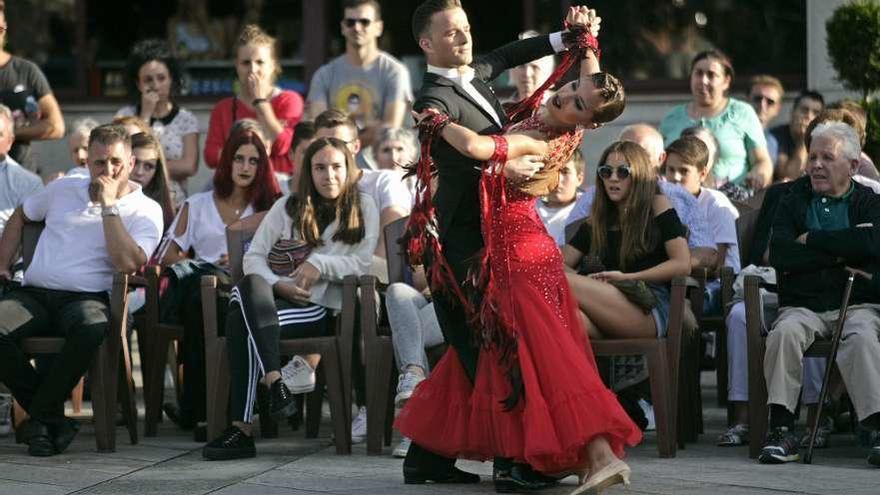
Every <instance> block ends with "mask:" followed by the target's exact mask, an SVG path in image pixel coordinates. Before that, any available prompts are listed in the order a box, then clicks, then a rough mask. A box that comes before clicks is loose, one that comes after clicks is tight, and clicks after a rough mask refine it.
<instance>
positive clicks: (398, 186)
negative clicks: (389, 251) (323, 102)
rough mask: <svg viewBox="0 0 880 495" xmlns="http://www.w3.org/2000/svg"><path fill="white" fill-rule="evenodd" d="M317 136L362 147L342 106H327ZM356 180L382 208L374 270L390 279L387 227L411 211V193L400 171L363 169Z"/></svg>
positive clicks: (352, 147) (317, 123) (354, 148)
mask: <svg viewBox="0 0 880 495" xmlns="http://www.w3.org/2000/svg"><path fill="white" fill-rule="evenodd" d="M315 136H316V137H318V138H322V137H335V138H337V139H340V140H342V141H344V142H345V143H346V144H347V145H348V149H349V151H351V152H352V154H355V155H357V154H358V153H359V152H360V150H361V142H360V139H358V137H357V136H358V135H357V126H356V125H355V123H354V121H353V120H352V119H351V118H350V117H348V116H347V115H346V114H344V113H342V112H340V111H339V110H327V111H325V112H323V113H321V114H320V115H318V117H317V118H316V119H315ZM358 174H359V178H358V181H357V184H358V189H360V191H361V192H362V193H364V194H366V195H367V196H369V197H370V198H371V199H372V200H373V202H374V203H375V204H376V207H377V208H378V209H379V232H380V235H379V243H378V245H377V246H376V252H375V253H374V254H375V256H376V257H377V258H380V259H381V261H380V260H377V261H379V262H378V263H375V264H374V267H373V269H371V273H373V274H374V275H376V276H378V277H379V279H380V280H382V281H384V282H387V281H388V280H387V276H388V272H387V269H386V267H385V265H384V263H382V261H384V259H385V236H384V229H385V226H386V225H388V224H389V223H391V222H393V221H395V220H397V219H398V218H403V217H405V216H407V215H409V210H410V208H412V196H411V195H410V193H409V191H408V190H407V188H406V186H405V185H404V184H403V182H402V181H401V176H400V174H398V173H396V172H392V171H388V170H360V171H359V172H358Z"/></svg>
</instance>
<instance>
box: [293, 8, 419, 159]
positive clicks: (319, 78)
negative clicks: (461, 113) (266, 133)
mask: <svg viewBox="0 0 880 495" xmlns="http://www.w3.org/2000/svg"><path fill="white" fill-rule="evenodd" d="M342 4H343V5H342V12H343V19H342V21H341V22H340V26H341V28H342V37H343V38H345V53H344V54H342V55H340V56H338V57H336V58H334V59H333V60H331V61H330V62H328V63H326V64H324V65H323V66H321V67H320V68H319V69H318V70H317V71H315V75H314V76H312V81H311V84H310V85H309V95H308V98H307V99H308V115H309V117H310V118H312V119H315V118H317V116H318V115H320V114H321V113H323V112H324V111H325V110H328V109H336V110H339V111H341V112H345V113H346V114H348V115H349V116H350V117H351V119H352V120H353V121H354V122H355V123H356V125H357V129H358V130H359V131H360V132H362V133H363V136H361V139H362V141H363V143H364V147H365V148H366V147H367V146H370V145H372V144H375V143H374V140H375V136H376V134H377V133H378V131H379V129H381V128H382V127H401V126H402V125H403V123H404V118H406V110H407V107H408V105H409V104H410V103H412V101H413V95H412V88H411V87H410V78H409V71H408V70H407V69H406V66H405V65H403V64H402V63H400V61H399V60H397V59H396V58H394V57H393V56H391V55H390V54H388V53H386V52H384V51H382V50H380V49H379V37H380V36H382V31H383V29H384V23H383V22H382V9H381V7H380V6H379V2H378V1H376V0H345V1H344V2H342Z"/></svg>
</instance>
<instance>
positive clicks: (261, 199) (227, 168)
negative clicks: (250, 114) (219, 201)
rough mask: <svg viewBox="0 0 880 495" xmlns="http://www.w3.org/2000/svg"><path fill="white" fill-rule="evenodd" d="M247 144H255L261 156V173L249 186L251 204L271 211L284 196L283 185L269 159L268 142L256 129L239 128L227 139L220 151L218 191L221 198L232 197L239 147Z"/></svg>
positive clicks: (216, 174)
mask: <svg viewBox="0 0 880 495" xmlns="http://www.w3.org/2000/svg"><path fill="white" fill-rule="evenodd" d="M247 144H252V145H253V146H254V148H256V149H257V155H259V163H258V164H257V173H256V175H255V176H254V180H253V182H251V185H250V186H248V192H247V196H248V198H247V199H248V203H249V204H251V205H253V207H254V211H264V210H268V209H269V208H271V207H272V203H274V202H275V200H276V199H278V197H279V196H281V188H280V187H278V181H277V180H275V173H274V172H273V171H272V164H271V163H270V162H269V154H268V153H267V152H266V145H265V144H263V140H262V139H260V136H258V135H257V133H255V132H254V131H251V130H242V131H238V132H235V133H233V134H232V135H230V136H229V139H227V140H226V143H225V144H224V145H223V151H222V152H221V153H220V161H219V162H218V164H217V170H216V171H215V172H214V191H216V193H217V196H219V197H221V198H228V197H229V195H230V194H232V191H233V190H234V189H235V183H234V182H233V181H232V162H233V161H234V160H235V154H236V153H237V152H238V149H239V148H241V147H242V146H244V145H247Z"/></svg>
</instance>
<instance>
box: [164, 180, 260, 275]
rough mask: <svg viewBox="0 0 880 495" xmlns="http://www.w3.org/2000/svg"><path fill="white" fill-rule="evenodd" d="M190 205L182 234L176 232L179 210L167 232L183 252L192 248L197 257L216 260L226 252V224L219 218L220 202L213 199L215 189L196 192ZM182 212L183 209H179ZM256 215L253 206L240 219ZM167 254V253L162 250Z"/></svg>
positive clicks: (210, 260)
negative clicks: (218, 208) (218, 203)
mask: <svg viewBox="0 0 880 495" xmlns="http://www.w3.org/2000/svg"><path fill="white" fill-rule="evenodd" d="M185 204H187V205H189V208H188V213H187V222H186V231H185V232H184V233H183V235H180V236H178V235H175V232H176V231H177V222H178V221H179V220H180V213H178V214H177V216H176V217H175V218H174V223H172V224H171V228H170V229H168V235H169V236H171V240H172V241H174V243H175V244H177V245H178V246H180V249H182V250H183V251H189V248H193V249H194V250H195V252H196V259H199V260H202V261H207V262H209V263H216V262H217V261H218V260H219V259H220V258H222V257H223V256H225V255H226V250H227V246H226V224H225V223H223V219H222V218H220V212H219V211H217V203H216V202H215V201H214V191H205V192H202V193H198V194H193V195H192V196H190V197H189V198H187V199H186V203H185ZM180 211H181V212H183V209H182V208H181V210H180ZM253 214H254V208H253V206H252V205H248V206H247V208H245V209H244V211H243V212H241V215H240V216H239V218H245V217H248V216H250V215H253ZM163 255H164V253H163Z"/></svg>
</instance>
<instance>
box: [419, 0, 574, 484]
mask: <svg viewBox="0 0 880 495" xmlns="http://www.w3.org/2000/svg"><path fill="white" fill-rule="evenodd" d="M412 29H413V35H414V36H415V39H416V41H417V42H418V44H419V47H420V48H421V49H422V51H423V52H424V53H425V58H426V59H427V62H428V69H427V72H426V73H425V77H424V80H423V82H422V88H421V90H420V92H419V95H418V97H417V98H416V101H415V103H414V105H413V108H414V110H415V111H416V112H422V111H424V110H425V109H426V108H435V109H437V110H439V111H441V112H442V113H444V114H446V115H449V116H450V118H452V119H453V120H454V121H455V122H457V123H458V124H460V125H463V126H465V127H467V128H469V129H471V130H474V131H476V132H479V133H480V134H499V133H501V130H502V126H503V125H504V124H505V123H506V120H507V119H506V116H505V113H504V109H503V108H502V106H501V104H500V103H499V102H498V99H497V98H496V97H495V94H494V93H493V92H492V89H491V88H490V87H489V85H488V84H487V82H488V81H491V80H493V79H495V78H496V77H498V76H499V75H501V74H502V73H504V71H506V70H508V69H510V68H511V67H516V66H518V65H522V64H524V63H527V62H529V61H531V60H535V59H538V58H541V57H544V56H547V55H550V54H552V53H554V52H557V51H563V50H564V49H565V46H564V44H563V42H562V33H553V34H551V35H549V36H538V37H534V38H529V39H526V40H522V41H518V42H514V43H511V44H508V45H505V46H503V47H501V48H498V49H496V50H494V51H492V52H490V53H489V54H487V55H485V56H482V57H479V58H478V59H477V60H474V59H473V56H472V52H471V50H472V41H471V33H470V24H469V23H468V18H467V14H466V13H465V12H464V10H463V9H462V6H461V2H460V0H426V1H425V2H423V3H422V4H421V5H419V6H418V7H417V8H416V10H415V12H414V13H413V18H412ZM431 154H432V158H433V159H434V162H435V164H436V166H437V170H438V174H439V185H438V187H437V194H436V196H435V197H434V206H435V208H436V210H437V217H438V221H439V235H440V243H441V245H442V247H443V253H444V254H445V257H446V260H447V262H448V263H449V265H450V267H451V268H452V271H453V272H454V274H455V278H456V279H457V281H458V282H459V283H462V282H464V280H465V279H466V277H467V272H468V268H469V265H470V263H471V261H472V258H474V257H475V255H476V254H477V252H478V251H479V250H480V249H481V248H482V247H483V238H482V233H481V231H480V200H479V195H478V184H479V180H480V175H481V173H482V164H481V163H480V162H478V161H476V160H472V159H470V158H467V157H465V156H463V155H461V154H460V153H458V152H457V151H456V150H455V149H454V148H453V147H452V146H450V145H449V144H448V143H446V142H445V141H442V140H437V141H435V142H434V144H433V145H432V150H431ZM542 167H543V163H541V162H540V157H534V156H533V157H526V158H524V159H520V160H517V161H512V162H509V163H507V164H506V165H505V168H504V174H505V176H507V177H508V178H509V179H511V180H515V181H516V180H525V179H528V178H530V177H531V176H532V175H534V174H535V173H536V172H537V171H539V170H540V169H541V168H542ZM433 300H434V310H435V311H436V313H437V319H438V321H439V323H440V328H441V329H442V331H443V335H444V337H445V339H446V342H447V343H448V344H449V345H451V346H452V347H454V348H455V350H456V351H457V353H458V356H459V359H460V360H461V364H462V366H463V367H464V369H465V372H466V373H467V375H468V376H469V377H470V379H471V381H473V380H474V375H475V372H476V368H477V356H478V354H479V348H478V347H476V346H474V344H473V339H472V334H471V330H470V329H469V327H468V324H467V318H466V316H465V313H464V310H463V308H462V307H461V306H460V305H459V303H458V302H457V301H456V300H455V298H454V296H449V295H447V294H443V293H435V294H433ZM454 464H455V459H449V458H445V457H441V456H439V455H437V454H434V453H431V452H428V451H427V450H425V449H423V448H421V447H420V446H418V445H417V444H415V443H413V444H412V446H411V447H410V449H409V452H408V454H407V456H406V459H405V461H404V463H403V475H404V481H405V482H406V483H425V482H434V483H478V482H479V481H480V479H479V477H478V476H477V475H475V474H471V473H466V472H464V471H461V470H459V469H457V468H455V466H454ZM492 478H493V481H494V483H495V488H496V491H498V492H511V491H516V490H518V489H537V488H543V487H545V486H549V485H550V484H552V483H553V482H555V480H552V479H550V478H547V477H543V476H541V475H539V474H538V473H535V472H534V471H532V470H531V469H530V468H529V466H528V465H525V464H516V463H514V462H513V461H512V460H511V459H507V458H496V459H495V467H494V470H493V476H492Z"/></svg>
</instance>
